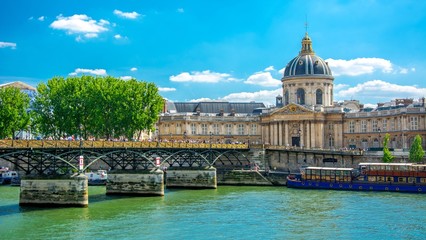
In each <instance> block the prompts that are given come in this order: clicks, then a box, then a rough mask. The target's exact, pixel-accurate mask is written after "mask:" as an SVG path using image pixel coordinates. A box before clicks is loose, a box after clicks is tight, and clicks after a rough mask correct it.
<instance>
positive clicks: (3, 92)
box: [0, 87, 30, 138]
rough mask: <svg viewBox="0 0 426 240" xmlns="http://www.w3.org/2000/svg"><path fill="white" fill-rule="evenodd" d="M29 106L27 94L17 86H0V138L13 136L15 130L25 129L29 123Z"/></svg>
mask: <svg viewBox="0 0 426 240" xmlns="http://www.w3.org/2000/svg"><path fill="white" fill-rule="evenodd" d="M29 106H30V98H29V96H28V95H27V94H26V93H23V92H21V90H19V88H16V87H5V88H0V138H6V137H12V138H14V137H15V136H14V134H15V132H17V131H20V130H24V129H25V130H26V129H27V127H28V125H29V123H30V114H29V113H28V112H27V110H28V108H29Z"/></svg>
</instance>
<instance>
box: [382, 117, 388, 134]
mask: <svg viewBox="0 0 426 240" xmlns="http://www.w3.org/2000/svg"><path fill="white" fill-rule="evenodd" d="M387 129H388V120H387V119H383V121H382V132H386V131H387Z"/></svg>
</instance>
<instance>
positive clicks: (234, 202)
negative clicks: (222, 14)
mask: <svg viewBox="0 0 426 240" xmlns="http://www.w3.org/2000/svg"><path fill="white" fill-rule="evenodd" d="M89 193H90V196H89V207H88V208H59V209H43V208H28V207H26V208H21V207H19V206H18V201H19V188H16V187H10V186H1V187H0V236H1V237H2V239H7V238H9V239H27V238H34V239H63V238H66V239H117V238H127V239H166V238H169V239H261V238H262V239H290V238H293V239H312V238H315V239H331V238H333V239H334V238H341V239H401V238H406V239H422V238H423V235H424V233H426V227H425V224H424V223H425V222H426V221H425V220H426V201H425V200H426V195H416V194H401V193H376V192H372V193H369V192H348V191H327V190H323V191H322V190H298V189H287V188H285V187H232V186H219V188H218V189H208V190H183V189H180V190H166V192H165V196H164V197H128V196H127V197H119V196H106V195H105V187H102V186H97V187H90V189H89Z"/></svg>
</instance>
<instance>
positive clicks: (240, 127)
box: [238, 124, 245, 135]
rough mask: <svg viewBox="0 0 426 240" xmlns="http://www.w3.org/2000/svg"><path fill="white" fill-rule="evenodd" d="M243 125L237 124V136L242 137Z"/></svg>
mask: <svg viewBox="0 0 426 240" xmlns="http://www.w3.org/2000/svg"><path fill="white" fill-rule="evenodd" d="M244 132H245V131H244V124H238V135H244Z"/></svg>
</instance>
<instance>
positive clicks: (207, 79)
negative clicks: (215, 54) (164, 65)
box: [169, 70, 235, 83]
mask: <svg viewBox="0 0 426 240" xmlns="http://www.w3.org/2000/svg"><path fill="white" fill-rule="evenodd" d="M169 79H170V81H172V82H197V83H217V82H222V81H233V80H235V78H231V75H230V74H227V73H216V72H211V71H210V70H205V71H202V72H199V71H193V72H191V73H189V72H183V73H180V74H178V75H176V76H174V75H173V76H171V77H170V78H169Z"/></svg>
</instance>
